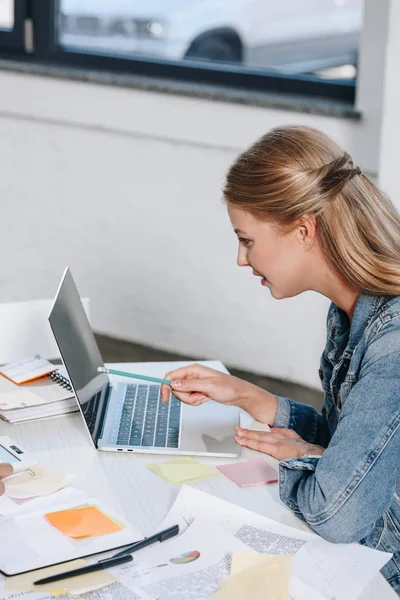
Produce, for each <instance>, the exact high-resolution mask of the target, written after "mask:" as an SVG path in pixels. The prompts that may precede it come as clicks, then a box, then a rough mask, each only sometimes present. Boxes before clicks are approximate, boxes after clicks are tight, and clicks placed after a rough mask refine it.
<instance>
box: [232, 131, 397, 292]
mask: <svg viewBox="0 0 400 600" xmlns="http://www.w3.org/2000/svg"><path fill="white" fill-rule="evenodd" d="M224 199H225V201H226V202H227V203H228V204H230V205H232V206H235V207H237V208H240V209H242V210H245V211H247V212H249V213H250V214H252V215H253V216H254V217H256V218H257V219H259V220H261V221H268V222H271V223H273V224H276V225H277V227H278V228H279V229H280V230H281V231H282V232H284V233H288V231H290V230H291V229H292V228H293V226H294V225H295V223H296V222H297V221H298V219H299V218H301V217H303V216H304V215H306V214H307V215H310V216H312V217H315V219H316V223H317V231H318V240H319V243H320V247H321V249H322V252H323V255H324V257H325V259H326V261H327V262H328V263H329V264H330V265H331V266H332V267H333V268H334V269H335V270H336V272H337V273H339V274H340V275H341V276H342V278H343V279H344V280H346V281H347V282H348V283H350V285H352V286H353V287H354V288H356V289H358V290H360V291H364V292H367V293H371V294H385V295H393V296H394V295H398V294H400V214H399V212H398V211H397V210H396V208H395V207H394V205H393V204H392V202H391V201H390V200H389V198H387V197H386V196H385V195H384V194H383V192H382V191H380V190H379V189H378V188H377V187H376V186H375V185H374V184H373V183H372V182H371V181H370V180H369V179H368V178H367V177H366V176H365V175H363V174H362V173H361V171H360V169H359V168H358V167H355V166H354V164H353V162H352V160H351V158H350V156H349V155H348V154H347V153H345V152H343V150H342V149H341V148H340V147H339V146H338V145H337V144H336V143H335V142H334V141H333V140H331V139H330V138H329V137H328V136H327V135H326V134H324V133H322V132H321V131H318V130H316V129H312V128H311V127H301V126H288V127H278V128H276V129H273V130H272V131H270V132H269V133H267V134H266V135H264V136H263V137H262V138H261V139H260V140H258V141H257V142H255V143H254V144H253V145H252V146H251V147H250V148H249V149H248V150H246V151H245V152H243V153H241V154H240V155H239V156H238V157H237V159H236V160H235V162H234V164H233V165H232V166H231V168H230V169H229V171H228V174H227V176H226V183H225V186H224Z"/></svg>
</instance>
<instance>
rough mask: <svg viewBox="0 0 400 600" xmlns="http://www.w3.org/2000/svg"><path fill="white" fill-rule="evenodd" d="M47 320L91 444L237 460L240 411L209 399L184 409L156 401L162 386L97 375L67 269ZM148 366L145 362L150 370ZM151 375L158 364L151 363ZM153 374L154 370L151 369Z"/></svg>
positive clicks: (98, 360) (96, 359) (92, 343)
mask: <svg viewBox="0 0 400 600" xmlns="http://www.w3.org/2000/svg"><path fill="white" fill-rule="evenodd" d="M49 322H50V326H51V329H52V331H53V334H54V337H55V339H56V342H57V346H58V348H59V350H60V354H61V358H62V361H63V364H64V367H65V369H66V371H67V374H68V377H69V379H70V382H71V385H72V388H73V390H74V394H75V397H76V400H77V402H78V405H79V409H80V412H81V414H82V417H83V421H84V423H85V425H86V427H87V429H88V432H89V434H90V439H91V440H92V442H93V444H94V446H95V447H96V448H98V449H99V450H106V451H111V452H142V453H143V452H144V453H151V454H176V455H182V454H184V455H200V456H226V457H237V456H239V455H240V451H241V447H240V446H239V445H238V444H236V442H235V440H234V435H235V429H236V427H237V426H238V425H239V409H238V408H237V407H234V406H223V405H221V404H218V403H217V402H213V401H212V400H210V401H209V402H206V403H205V404H202V405H201V406H197V407H195V406H189V405H187V404H184V403H182V402H180V401H179V400H178V399H177V398H175V397H174V396H173V395H171V398H170V400H169V402H168V403H167V404H163V403H162V402H161V397H160V391H161V386H160V385H158V384H153V383H146V384H143V383H139V381H138V380H136V382H135V380H130V381H132V383H125V381H124V380H121V379H120V380H118V378H115V379H114V378H113V381H112V382H111V381H110V379H109V377H108V375H107V374H106V373H99V372H98V367H104V362H103V359H102V357H101V354H100V351H99V348H98V346H97V343H96V340H95V337H94V335H93V332H92V329H91V327H90V324H89V321H88V319H87V316H86V313H85V310H84V308H83V305H82V302H81V299H80V296H79V293H78V290H77V288H76V285H75V282H74V280H73V278H72V275H71V271H70V269H69V268H67V269H66V270H65V272H64V275H63V277H62V280H61V283H60V285H59V288H58V291H57V294H56V297H55V299H54V302H53V305H52V308H51V310H50V314H49ZM151 364H152V363H148V366H151ZM154 366H155V371H156V369H157V363H154ZM156 372H157V374H158V371H156Z"/></svg>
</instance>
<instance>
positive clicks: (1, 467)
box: [0, 463, 14, 479]
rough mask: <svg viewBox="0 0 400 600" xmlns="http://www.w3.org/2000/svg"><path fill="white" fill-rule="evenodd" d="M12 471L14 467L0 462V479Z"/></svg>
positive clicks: (8, 475)
mask: <svg viewBox="0 0 400 600" xmlns="http://www.w3.org/2000/svg"><path fill="white" fill-rule="evenodd" d="M13 473H14V469H13V468H12V466H11V465H9V464H8V463H0V479H4V477H10V475H12V474H13Z"/></svg>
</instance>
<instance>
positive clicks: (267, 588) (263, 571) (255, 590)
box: [210, 552, 292, 600]
mask: <svg viewBox="0 0 400 600" xmlns="http://www.w3.org/2000/svg"><path fill="white" fill-rule="evenodd" d="M291 560H292V557H291V556H266V555H263V554H257V553H242V552H240V553H233V555H232V567H231V576H230V577H228V579H225V580H223V581H220V590H219V591H218V592H217V593H216V594H214V595H213V596H212V599H213V600H243V599H244V598H251V599H252V600H288V598H289V580H290V567H291ZM210 600H211V599H210Z"/></svg>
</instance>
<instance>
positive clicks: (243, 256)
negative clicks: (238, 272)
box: [236, 248, 250, 267]
mask: <svg viewBox="0 0 400 600" xmlns="http://www.w3.org/2000/svg"><path fill="white" fill-rule="evenodd" d="M236 262H237V265H238V266H239V267H249V266H250V265H249V261H248V260H247V252H246V250H244V249H242V248H239V252H238V255H237V261H236Z"/></svg>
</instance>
